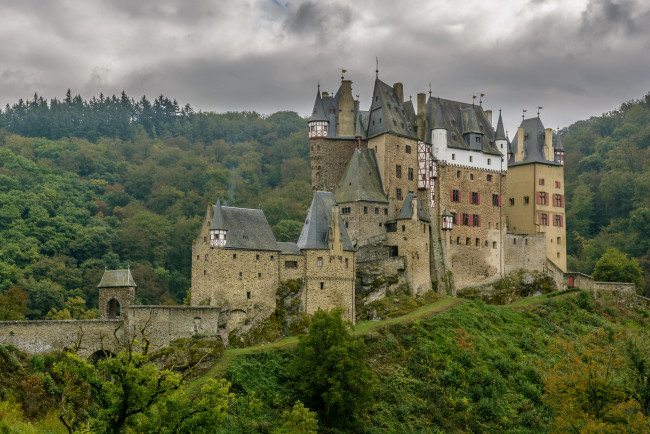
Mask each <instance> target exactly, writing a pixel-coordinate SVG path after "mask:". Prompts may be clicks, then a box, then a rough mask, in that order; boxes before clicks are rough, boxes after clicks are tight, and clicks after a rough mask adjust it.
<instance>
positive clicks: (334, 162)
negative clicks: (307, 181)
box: [309, 139, 367, 193]
mask: <svg viewBox="0 0 650 434" xmlns="http://www.w3.org/2000/svg"><path fill="white" fill-rule="evenodd" d="M309 145H310V152H309V157H310V161H311V188H312V190H313V191H329V192H332V193H334V190H336V187H337V186H338V185H339V181H340V180H341V177H342V176H343V172H345V168H346V167H347V165H348V162H349V161H350V158H351V157H352V154H353V153H354V150H355V149H356V148H357V146H358V142H357V141H356V140H355V139H347V140H346V139H311V140H310V141H309ZM361 146H363V147H366V146H367V145H366V142H365V141H362V142H361Z"/></svg>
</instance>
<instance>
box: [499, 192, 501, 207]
mask: <svg viewBox="0 0 650 434" xmlns="http://www.w3.org/2000/svg"><path fill="white" fill-rule="evenodd" d="M499 206H501V195H499Z"/></svg>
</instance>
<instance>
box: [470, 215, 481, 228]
mask: <svg viewBox="0 0 650 434" xmlns="http://www.w3.org/2000/svg"><path fill="white" fill-rule="evenodd" d="M472 226H481V216H480V215H478V214H473V215H472Z"/></svg>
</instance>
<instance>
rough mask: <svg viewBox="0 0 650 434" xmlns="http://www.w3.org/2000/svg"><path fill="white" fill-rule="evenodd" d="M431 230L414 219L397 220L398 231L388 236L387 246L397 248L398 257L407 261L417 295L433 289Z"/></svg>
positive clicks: (425, 223) (408, 272)
mask: <svg viewBox="0 0 650 434" xmlns="http://www.w3.org/2000/svg"><path fill="white" fill-rule="evenodd" d="M414 215H415V216H417V212H416V213H415V214H414ZM429 230H430V226H429V223H428V222H423V221H420V220H418V219H415V218H413V219H410V220H397V231H396V232H389V233H387V234H386V236H387V238H388V241H387V244H388V245H392V246H397V251H398V255H399V256H401V257H403V258H404V259H405V260H406V274H407V277H408V280H409V282H410V284H411V285H412V288H411V289H412V291H413V292H414V293H415V294H423V293H425V292H427V291H429V290H430V289H431V274H430V268H431V267H430V262H429V261H430V254H429V241H430V234H429Z"/></svg>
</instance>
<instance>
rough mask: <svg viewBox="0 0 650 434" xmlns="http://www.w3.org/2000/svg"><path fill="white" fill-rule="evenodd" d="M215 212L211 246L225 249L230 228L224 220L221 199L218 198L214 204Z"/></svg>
mask: <svg viewBox="0 0 650 434" xmlns="http://www.w3.org/2000/svg"><path fill="white" fill-rule="evenodd" d="M214 208H215V213H214V219H212V224H211V225H210V248H212V249H214V248H215V247H216V248H219V249H223V248H224V247H226V237H227V236H228V229H227V228H226V225H225V224H224V222H223V213H222V212H221V199H217V203H216V204H215V205H214Z"/></svg>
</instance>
